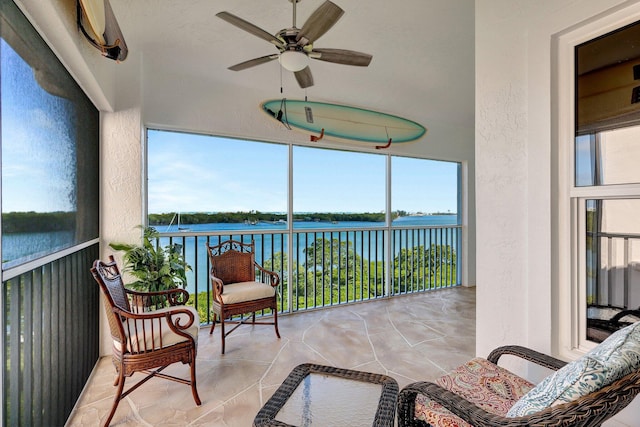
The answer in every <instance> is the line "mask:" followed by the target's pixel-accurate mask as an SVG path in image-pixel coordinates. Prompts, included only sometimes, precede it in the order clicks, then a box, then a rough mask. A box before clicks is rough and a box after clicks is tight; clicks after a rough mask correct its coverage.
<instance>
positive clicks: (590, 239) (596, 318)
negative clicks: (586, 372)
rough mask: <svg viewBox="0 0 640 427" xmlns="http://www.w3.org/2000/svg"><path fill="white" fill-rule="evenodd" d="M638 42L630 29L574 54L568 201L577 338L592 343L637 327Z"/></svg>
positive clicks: (637, 31) (635, 29)
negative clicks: (571, 181) (574, 234)
mask: <svg viewBox="0 0 640 427" xmlns="http://www.w3.org/2000/svg"><path fill="white" fill-rule="evenodd" d="M639 39H640V24H632V25H628V26H625V27H623V28H622V29H620V30H616V31H614V32H611V33H608V34H606V35H604V36H601V37H598V38H597V39H594V40H590V41H588V42H585V43H582V44H580V45H578V46H577V47H576V49H575V55H576V75H575V81H576V102H575V105H576V130H575V144H574V162H575V168H574V170H575V175H574V181H575V182H574V189H573V190H572V199H573V201H574V202H573V203H574V205H575V206H576V209H575V210H574V214H575V218H574V224H575V225H574V226H575V229H576V230H577V236H578V239H577V242H576V243H577V248H576V249H575V250H576V259H577V262H578V271H579V272H578V275H577V280H578V286H579V289H581V290H580V292H579V294H580V295H584V301H583V302H582V304H584V306H583V307H582V308H581V309H580V310H579V312H580V313H582V314H581V316H583V319H584V320H583V321H582V322H581V324H582V325H583V328H582V330H581V331H580V335H581V336H584V337H585V339H586V340H587V341H591V342H601V341H603V340H604V339H605V338H606V337H607V336H609V335H610V334H611V333H612V332H614V331H615V330H617V329H619V328H621V327H623V326H625V325H628V324H629V323H630V322H633V321H637V320H640V217H639V216H638V212H640V210H639V209H640V172H639V169H638V167H637V165H638V164H639V162H640V143H639V142H638V141H640V103H637V102H636V100H635V98H634V97H633V94H634V93H635V92H636V91H637V89H636V88H637V87H640V68H639V67H640V65H639V64H640V50H638V47H637V43H636V42H635V41H637V40H639ZM604 52H606V54H605V53H604Z"/></svg>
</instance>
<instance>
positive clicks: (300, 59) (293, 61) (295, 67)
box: [278, 50, 309, 73]
mask: <svg viewBox="0 0 640 427" xmlns="http://www.w3.org/2000/svg"><path fill="white" fill-rule="evenodd" d="M278 61H280V65H282V66H283V67H284V68H285V69H287V70H289V71H292V72H294V73H295V72H296V71H300V70H303V69H305V68H306V67H307V65H309V57H308V56H307V54H306V53H304V52H299V51H296V50H286V51H284V52H282V53H281V54H280V57H279V58H278Z"/></svg>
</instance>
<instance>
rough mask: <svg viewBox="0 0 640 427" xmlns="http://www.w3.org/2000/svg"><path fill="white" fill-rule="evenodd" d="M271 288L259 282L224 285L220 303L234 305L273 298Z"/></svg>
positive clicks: (273, 293) (273, 292)
mask: <svg viewBox="0 0 640 427" xmlns="http://www.w3.org/2000/svg"><path fill="white" fill-rule="evenodd" d="M275 293H276V290H275V288H274V287H273V286H271V285H268V284H266V283H261V282H238V283H230V284H228V285H224V290H223V292H222V302H224V303H225V304H234V303H238V302H245V301H253V300H256V299H261V298H268V297H272V296H274V295H275Z"/></svg>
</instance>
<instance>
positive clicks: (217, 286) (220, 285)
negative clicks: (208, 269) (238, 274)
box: [209, 273, 224, 301]
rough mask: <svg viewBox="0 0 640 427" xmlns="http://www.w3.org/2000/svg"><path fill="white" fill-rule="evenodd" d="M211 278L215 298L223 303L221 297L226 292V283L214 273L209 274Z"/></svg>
mask: <svg viewBox="0 0 640 427" xmlns="http://www.w3.org/2000/svg"><path fill="white" fill-rule="evenodd" d="M209 278H210V279H211V287H212V288H213V298H214V299H217V300H220V301H222V300H221V299H220V295H222V294H223V292H224V282H223V281H222V279H220V278H219V277H216V276H215V275H214V274H213V273H210V274H209Z"/></svg>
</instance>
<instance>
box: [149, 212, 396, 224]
mask: <svg viewBox="0 0 640 427" xmlns="http://www.w3.org/2000/svg"><path fill="white" fill-rule="evenodd" d="M401 213H402V212H401V211H396V212H394V213H393V214H392V218H393V219H395V218H397V217H398V216H400V215H401ZM176 215H177V214H176V213H175V212H171V213H153V214H149V225H151V226H157V225H167V224H170V223H172V222H173V223H177V219H176ZM384 219H385V214H384V213H383V212H376V213H372V212H363V213H335V212H314V213H296V214H294V215H293V220H294V221H310V222H311V221H321V222H334V221H338V222H340V221H366V222H384ZM286 220H287V214H286V213H273V212H260V211H249V212H215V213H205V212H196V213H182V214H180V223H181V224H212V223H236V224H237V223H243V222H245V221H249V222H258V221H267V222H278V221H286Z"/></svg>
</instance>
